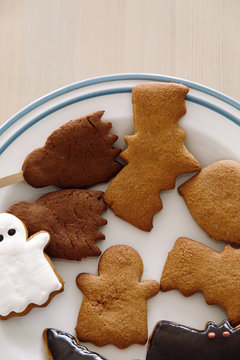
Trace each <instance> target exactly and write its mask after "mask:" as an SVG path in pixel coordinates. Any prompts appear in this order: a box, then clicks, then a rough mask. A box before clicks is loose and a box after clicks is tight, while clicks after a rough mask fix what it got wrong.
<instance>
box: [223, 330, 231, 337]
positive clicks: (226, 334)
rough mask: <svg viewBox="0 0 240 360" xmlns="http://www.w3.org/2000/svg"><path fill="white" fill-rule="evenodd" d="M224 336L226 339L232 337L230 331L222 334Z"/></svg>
mask: <svg viewBox="0 0 240 360" xmlns="http://www.w3.org/2000/svg"><path fill="white" fill-rule="evenodd" d="M222 336H224V337H229V336H230V332H229V331H224V332H223V333H222Z"/></svg>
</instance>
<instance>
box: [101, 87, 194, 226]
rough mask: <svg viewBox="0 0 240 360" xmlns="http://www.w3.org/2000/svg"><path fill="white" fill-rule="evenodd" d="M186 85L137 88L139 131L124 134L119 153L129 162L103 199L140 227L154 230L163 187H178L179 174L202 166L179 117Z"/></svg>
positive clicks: (136, 125)
mask: <svg viewBox="0 0 240 360" xmlns="http://www.w3.org/2000/svg"><path fill="white" fill-rule="evenodd" d="M188 90H189V89H188V88H187V87H186V86H183V85H180V84H167V83H150V84H140V85H137V86H135V87H134V88H133V91H132V103H133V117H134V129H135V134H134V135H133V136H126V137H125V141H126V143H127V145H128V147H127V149H126V150H125V151H124V152H122V153H121V155H120V156H121V158H122V159H123V160H124V161H126V162H127V163H128V164H127V166H125V167H124V168H123V169H122V170H121V171H120V172H119V173H118V174H117V176H116V177H115V178H114V179H113V181H112V182H111V184H110V186H109V187H108V189H107V190H106V192H105V195H104V201H105V202H106V203H107V204H108V205H109V206H110V207H111V208H112V210H113V211H114V213H115V214H116V215H117V216H119V217H121V218H122V219H124V220H126V221H128V222H129V223H131V224H133V225H134V226H136V227H138V228H139V229H141V230H145V231H150V230H151V229H152V226H153V225H152V222H153V216H154V214H156V213H157V212H158V211H160V210H161V209H162V201H161V199H160V197H159V192H160V191H161V190H170V189H173V188H174V187H175V180H176V177H177V176H178V175H180V174H182V173H189V172H194V171H198V170H200V168H201V167H200V165H199V163H198V161H197V160H196V159H195V158H194V157H193V155H191V154H190V153H189V152H188V150H187V148H186V147H185V145H184V139H185V132H184V131H183V130H182V129H181V128H180V127H179V126H178V120H179V119H180V118H181V117H182V116H183V115H184V114H185V113H186V106H185V96H186V94H187V92H188Z"/></svg>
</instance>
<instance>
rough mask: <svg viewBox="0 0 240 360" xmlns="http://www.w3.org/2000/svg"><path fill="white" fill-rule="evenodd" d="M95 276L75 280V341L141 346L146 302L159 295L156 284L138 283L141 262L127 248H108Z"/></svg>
mask: <svg viewBox="0 0 240 360" xmlns="http://www.w3.org/2000/svg"><path fill="white" fill-rule="evenodd" d="M98 273H99V276H95V275H91V274H86V273H82V274H79V275H78V277H77V279H76V282H77V286H78V287H79V289H80V290H81V291H82V292H83V294H84V298H83V302H82V306H81V308H80V312H79V316H78V321H77V326H76V333H77V337H78V339H79V340H80V341H89V342H92V343H94V344H96V345H98V346H104V345H107V344H114V345H115V346H117V347H118V348H120V349H123V348H126V347H127V346H129V345H131V344H135V343H137V344H145V343H146V341H147V338H148V331H147V303H146V300H147V299H149V298H151V297H152V296H154V295H156V294H157V293H158V292H159V284H158V283H157V282H156V281H155V280H148V281H142V282H140V279H141V276H142V273H143V263H142V259H141V257H140V256H139V254H138V253H137V251H136V250H134V249H133V248H131V247H129V246H127V245H116V246H112V247H110V248H108V249H107V250H106V251H105V252H104V253H103V255H102V257H101V259H100V261H99V265H98Z"/></svg>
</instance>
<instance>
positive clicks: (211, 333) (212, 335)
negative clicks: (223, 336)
mask: <svg viewBox="0 0 240 360" xmlns="http://www.w3.org/2000/svg"><path fill="white" fill-rule="evenodd" d="M215 336H216V334H215V333H214V332H210V333H208V337H209V339H214V338H215Z"/></svg>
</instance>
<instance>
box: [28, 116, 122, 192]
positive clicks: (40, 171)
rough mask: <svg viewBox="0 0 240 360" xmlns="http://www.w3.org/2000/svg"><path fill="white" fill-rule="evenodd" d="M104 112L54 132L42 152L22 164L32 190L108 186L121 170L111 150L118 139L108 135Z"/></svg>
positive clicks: (118, 151) (32, 153)
mask: <svg viewBox="0 0 240 360" xmlns="http://www.w3.org/2000/svg"><path fill="white" fill-rule="evenodd" d="M103 113H104V111H97V112H95V113H92V114H89V115H86V116H83V117H81V118H79V119H77V120H72V121H69V122H68V123H67V124H65V125H63V126H61V127H60V128H59V129H57V130H55V131H54V132H53V133H52V134H51V135H50V136H49V137H48V139H47V141H46V143H45V145H44V146H43V147H42V148H39V149H36V150H34V151H33V152H31V153H30V154H29V155H28V156H27V157H26V159H25V161H24V163H23V167H22V169H23V176H24V179H25V180H26V181H27V182H28V183H29V184H30V185H32V186H33V187H36V188H39V187H44V186H48V185H56V186H59V187H61V188H86V187H88V186H91V185H94V184H98V183H102V182H107V181H108V180H109V179H110V178H111V177H112V176H113V175H115V174H116V173H117V172H118V171H119V170H120V169H121V167H122V165H120V164H119V163H118V162H116V161H115V158H116V156H117V155H118V154H119V153H120V151H121V150H120V149H118V148H112V145H113V144H114V143H115V141H116V140H117V138H118V137H117V135H114V134H108V132H109V130H110V129H111V127H112V124H111V122H103V121H101V117H102V115H103Z"/></svg>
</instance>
